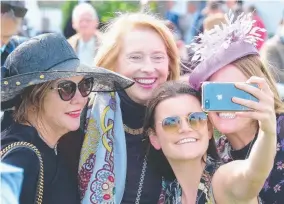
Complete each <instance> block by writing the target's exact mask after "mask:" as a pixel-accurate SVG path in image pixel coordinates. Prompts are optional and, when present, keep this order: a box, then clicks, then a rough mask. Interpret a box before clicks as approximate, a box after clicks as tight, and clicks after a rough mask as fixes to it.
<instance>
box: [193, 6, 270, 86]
mask: <svg viewBox="0 0 284 204" xmlns="http://www.w3.org/2000/svg"><path fill="white" fill-rule="evenodd" d="M234 18H235V17H234V14H233V13H232V11H229V13H228V14H225V19H226V24H224V23H222V24H221V25H215V26H214V28H213V29H211V30H208V31H204V33H201V34H199V35H198V36H197V40H198V41H199V43H192V44H190V46H189V47H190V48H191V49H192V50H193V51H194V55H193V57H192V61H195V62H196V61H197V62H199V64H198V65H197V67H196V68H195V69H194V70H193V72H192V73H191V74H190V76H189V84H190V85H191V86H192V87H193V88H194V89H196V90H199V89H200V87H201V84H202V82H204V81H206V80H208V78H209V77H210V76H212V75H213V74H214V73H215V72H217V71H218V70H220V69H221V68H223V67H224V66H226V65H228V64H230V63H232V62H234V61H235V60H237V59H239V58H241V57H244V56H247V55H258V50H257V49H256V44H257V42H258V41H262V39H261V38H260V34H259V33H258V32H265V29H261V28H259V27H253V24H254V23H255V21H254V20H252V13H249V14H246V15H245V14H244V13H242V14H241V15H239V16H238V17H237V18H236V20H234Z"/></svg>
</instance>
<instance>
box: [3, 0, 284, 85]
mask: <svg viewBox="0 0 284 204" xmlns="http://www.w3.org/2000/svg"><path fill="white" fill-rule="evenodd" d="M2 2H3V3H5V1H2ZM7 2H8V1H7ZM80 4H81V5H80ZM78 5H80V6H78ZM2 7H3V6H2ZM15 8H17V7H15ZM5 9H6V10H7V9H8V10H9V9H12V10H13V7H10V8H8V7H7V8H1V13H4V12H6V11H5ZM24 9H27V12H26V13H25V15H17V12H14V15H15V17H16V18H17V25H20V28H19V30H18V32H15V29H18V26H16V24H14V25H15V26H14V28H12V27H13V26H12V25H13V23H11V21H9V20H8V21H7V22H5V18H4V19H1V22H2V27H1V28H2V35H3V36H7V37H6V38H7V39H10V36H11V35H14V34H18V35H20V36H24V37H28V38H29V37H33V36H35V35H38V34H41V33H48V32H58V33H63V34H64V35H65V37H66V38H67V39H69V42H70V43H71V45H72V47H73V48H75V49H76V51H77V54H78V55H79V58H80V59H81V61H82V62H83V63H85V64H91V63H92V59H93V57H94V56H95V54H96V50H97V48H98V46H99V42H100V36H101V32H102V31H103V28H104V25H105V24H107V23H108V22H110V21H111V19H112V18H114V17H116V16H117V15H119V13H120V12H122V13H124V12H133V11H139V10H144V11H146V12H151V13H156V14H157V15H158V16H160V18H163V19H164V20H165V23H166V25H167V26H168V27H169V28H170V29H171V30H172V31H173V33H174V35H175V38H176V42H177V46H178V48H179V50H180V56H181V60H182V66H183V69H182V73H181V74H186V73H189V72H190V71H191V70H192V69H194V67H195V65H194V64H191V56H192V51H191V50H190V48H188V46H187V45H188V44H190V42H192V41H194V38H195V37H196V36H198V35H199V34H200V33H202V32H203V30H205V29H210V28H213V27H214V25H215V24H219V23H222V21H224V17H223V14H224V13H225V12H227V11H228V10H232V11H233V12H234V13H235V14H236V15H238V14H240V13H242V12H245V13H247V12H251V11H253V13H254V16H253V18H254V20H255V21H256V23H255V25H256V26H258V27H261V28H265V29H266V30H267V32H265V33H264V34H262V36H260V37H261V38H262V39H263V41H262V42H261V43H259V44H258V45H257V48H258V49H259V50H260V53H261V56H262V57H263V60H264V62H265V63H266V65H268V64H270V65H272V66H271V67H273V68H275V67H276V69H274V70H273V71H276V72H277V69H283V67H284V42H283V41H284V37H283V36H284V25H283V24H284V22H283V21H284V20H283V18H284V17H283V16H284V2H281V1H259V2H258V1H238V0H229V1H216V0H208V1H180V0H177V1H148V0H144V1H142V0H141V1H99V2H98V1H84V0H79V1H36V0H29V1H26V2H25V6H24ZM15 11H16V10H15ZM272 11H273V12H272ZM6 32H7V33H6ZM2 38H3V37H2ZM6 41H7V40H6ZM6 43H7V42H5V39H4V40H2V43H1V44H2V45H1V49H2V50H4V47H3V45H4V44H6ZM93 48H95V49H93ZM3 59H4V58H3V57H2V61H1V64H2V62H3V61H4V60H3ZM277 77H278V79H279V80H278V81H279V83H283V82H284V78H283V76H281V74H280V75H279V74H277Z"/></svg>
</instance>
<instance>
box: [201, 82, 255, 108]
mask: <svg viewBox="0 0 284 204" xmlns="http://www.w3.org/2000/svg"><path fill="white" fill-rule="evenodd" d="M251 85H252V86H255V87H257V85H256V84H251ZM233 97H238V98H243V99H247V100H252V101H257V102H258V99H257V98H256V97H254V96H253V95H251V94H249V93H247V92H245V91H243V90H240V89H238V88H236V87H235V83H220V82H204V83H203V84H202V109H203V111H207V112H209V111H227V112H229V111H234V112H237V111H250V109H249V108H248V107H246V106H242V105H239V104H236V103H234V102H233V101H232V98H233Z"/></svg>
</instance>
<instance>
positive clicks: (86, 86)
mask: <svg viewBox="0 0 284 204" xmlns="http://www.w3.org/2000/svg"><path fill="white" fill-rule="evenodd" d="M93 86H94V78H92V77H91V78H84V79H82V81H80V82H79V83H78V89H79V92H80V93H81V95H82V96H83V97H87V96H88V95H89V94H90V93H91V92H92V89H93ZM51 89H57V90H58V94H59V96H60V98H61V99H62V100H63V101H70V100H71V99H72V98H73V97H74V96H75V94H76V91H77V84H76V83H75V82H73V81H67V80H66V81H61V82H60V83H58V84H57V87H51Z"/></svg>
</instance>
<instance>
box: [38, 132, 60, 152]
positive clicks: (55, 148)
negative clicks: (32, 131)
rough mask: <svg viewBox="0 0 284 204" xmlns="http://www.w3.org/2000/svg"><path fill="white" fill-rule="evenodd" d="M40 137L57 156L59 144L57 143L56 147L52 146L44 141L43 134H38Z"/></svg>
mask: <svg viewBox="0 0 284 204" xmlns="http://www.w3.org/2000/svg"><path fill="white" fill-rule="evenodd" d="M38 136H39V137H40V139H42V141H44V143H45V144H47V146H49V147H50V148H51V149H53V150H54V153H55V155H57V144H58V142H57V143H56V144H55V145H54V146H52V145H49V144H48V142H47V141H46V139H44V137H43V136H41V134H39V133H38Z"/></svg>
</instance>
